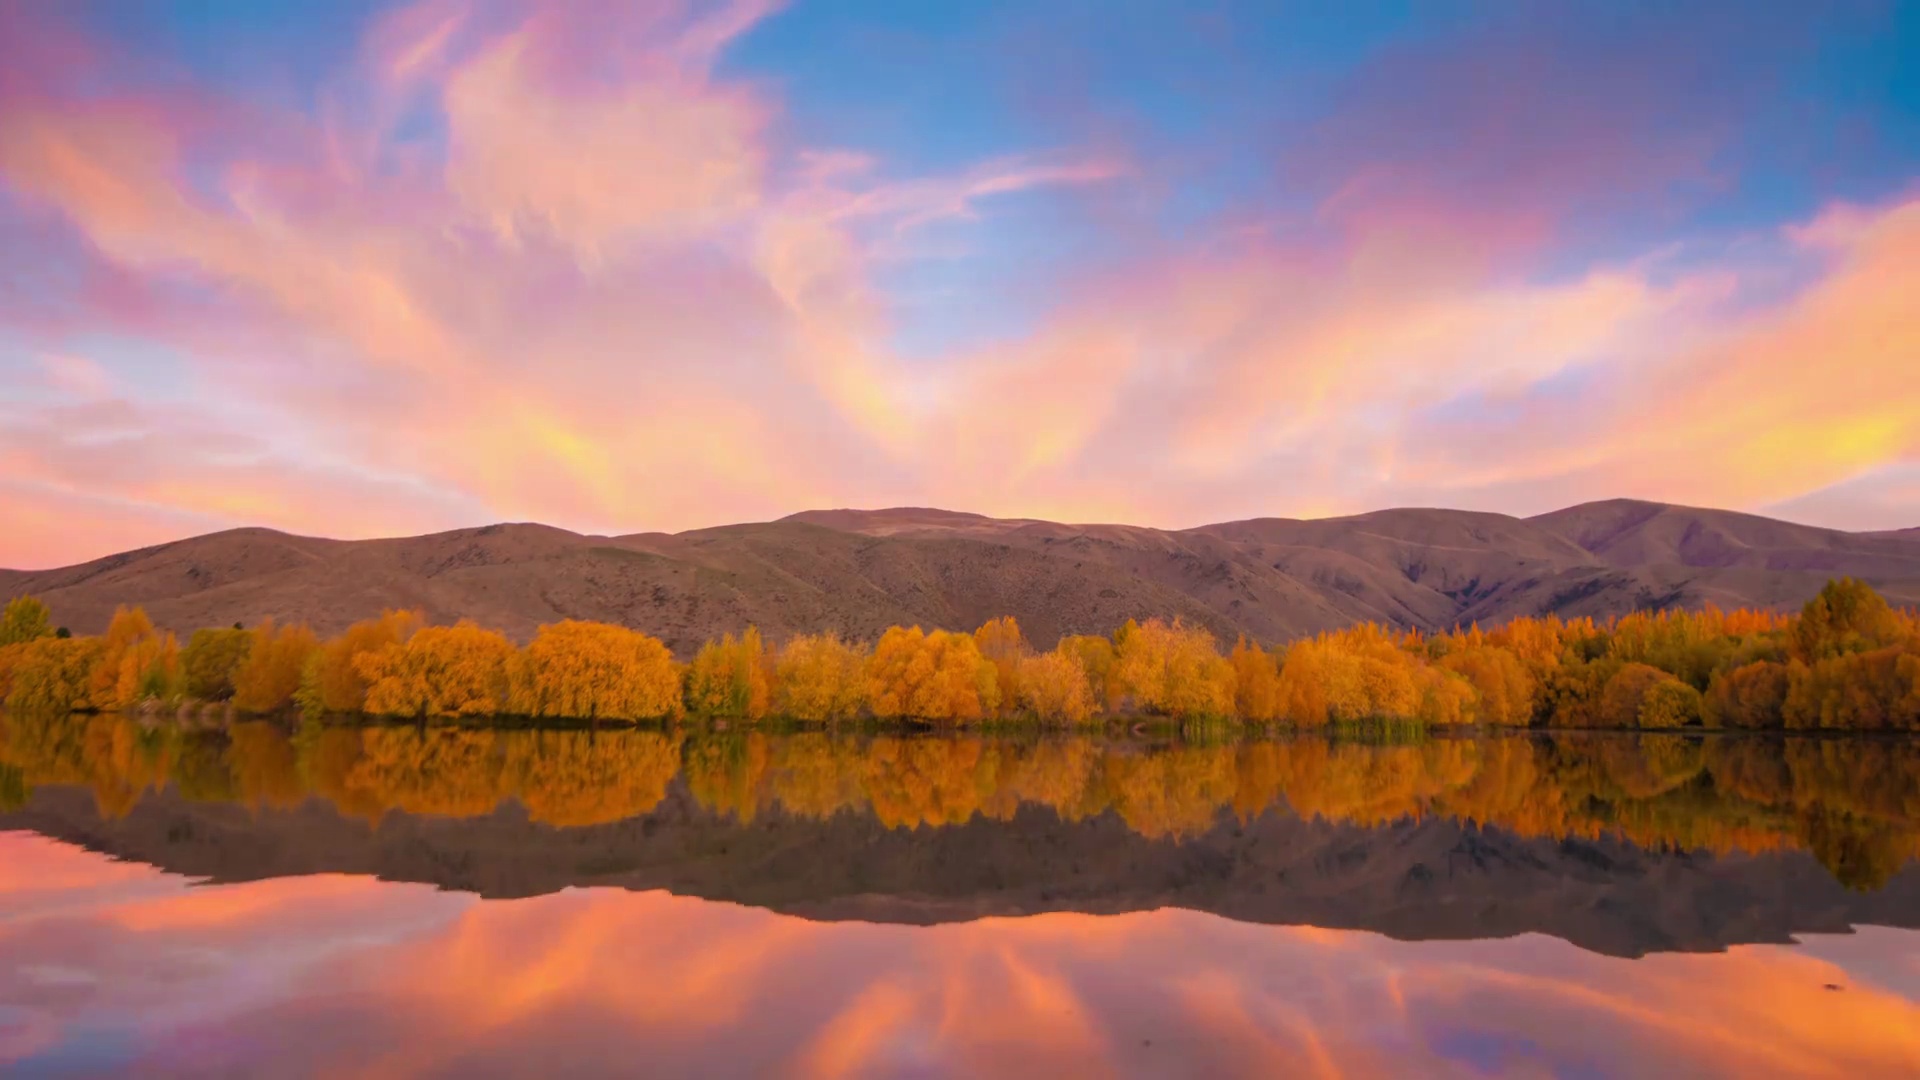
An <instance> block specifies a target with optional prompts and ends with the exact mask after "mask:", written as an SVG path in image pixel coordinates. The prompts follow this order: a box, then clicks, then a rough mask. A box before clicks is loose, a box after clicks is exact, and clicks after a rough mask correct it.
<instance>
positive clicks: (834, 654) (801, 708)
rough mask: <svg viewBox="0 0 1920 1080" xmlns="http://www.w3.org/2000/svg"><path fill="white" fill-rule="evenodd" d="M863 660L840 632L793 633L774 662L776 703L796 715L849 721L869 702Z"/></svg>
mask: <svg viewBox="0 0 1920 1080" xmlns="http://www.w3.org/2000/svg"><path fill="white" fill-rule="evenodd" d="M865 663H866V658H865V657H864V656H862V655H861V654H860V651H859V650H858V649H856V648H854V647H853V646H852V645H849V644H847V643H846V642H844V641H841V640H840V637H839V635H837V634H811V635H808V634H802V635H800V636H798V637H795V638H792V639H790V640H788V642H787V644H786V647H785V648H782V649H781V650H780V658H779V660H778V662H777V663H776V664H775V666H774V703H775V705H774V707H775V708H776V710H777V711H778V712H779V713H780V715H782V716H789V717H792V718H793V719H795V720H808V721H813V722H816V723H817V722H825V721H829V720H850V719H852V718H853V717H855V716H858V715H859V714H860V709H861V706H863V705H864V704H865V703H866V689H867V688H866V679H865V676H864V674H863V668H864V666H865Z"/></svg>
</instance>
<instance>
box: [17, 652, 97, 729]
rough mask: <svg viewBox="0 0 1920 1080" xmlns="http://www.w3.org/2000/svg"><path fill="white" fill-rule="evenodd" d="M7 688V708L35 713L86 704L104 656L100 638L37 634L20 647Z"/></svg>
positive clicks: (60, 711)
mask: <svg viewBox="0 0 1920 1080" xmlns="http://www.w3.org/2000/svg"><path fill="white" fill-rule="evenodd" d="M21 648H22V649H23V651H22V652H21V653H20V654H19V656H18V657H17V659H16V660H15V661H14V664H13V675H12V679H11V685H9V686H8V688H7V698H6V705H7V709H8V710H9V711H12V712H17V713H29V714H35V715H47V714H64V713H69V712H72V711H73V710H75V709H84V708H87V707H88V706H89V704H90V702H91V690H90V683H91V680H92V677H93V673H94V672H95V671H96V670H98V668H99V667H100V666H101V664H102V662H103V661H104V660H105V657H106V642H105V641H103V640H101V639H100V638H91V637H89V638H41V639H39V640H38V641H33V642H29V643H28V644H26V645H25V646H22V647H21Z"/></svg>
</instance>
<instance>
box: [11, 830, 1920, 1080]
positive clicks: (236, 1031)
mask: <svg viewBox="0 0 1920 1080" xmlns="http://www.w3.org/2000/svg"><path fill="white" fill-rule="evenodd" d="M0 868H4V869H0V1071H7V1072H8V1073H9V1074H10V1075H52V1074H72V1073H79V1074H83V1075H142V1076H167V1075H181V1076H205V1075H236V1074H238V1075H276V1076H307V1075H352V1074H358V1075H377V1076H418V1075H439V1076H453V1075H459V1076H473V1075H504V1074H517V1075H528V1074H544V1075H579V1074H582V1073H597V1074H618V1075H632V1074H647V1075H689V1076H691V1075H698V1076H848V1075H854V1076H863V1075H915V1076H928V1075H934V1076H946V1075H999V1076H1030V1075H1045V1074H1051V1075H1073V1076H1097V1075H1122V1076H1127V1075H1131V1076H1167V1075H1176V1076H1177V1075H1188V1076H1228V1077H1230V1076H1280V1075H1289V1076H1290V1075H1317V1076H1334V1075H1348V1076H1414V1075H1417V1076H1436V1077H1439V1076H1482V1075H1641V1076H1645V1075H1689V1076H1695V1075H1698V1076H1714V1075H1725V1076H1754V1075H1806V1076H1828V1075H1830V1076H1842V1075H1845V1076H1897V1075H1914V1074H1915V1072H1916V1070H1920V1008H1917V1007H1916V1005H1915V1000H1916V997H1920V965H1916V962H1915V956H1916V947H1915V943H1914V940H1913V939H1914V937H1915V935H1914V934H1912V933H1910V932H1902V931H1895V930H1882V929H1872V928H1869V929H1864V930H1862V931H1861V932H1860V933H1859V934H1858V935H1857V936H1853V937H1819V938H1813V939H1809V940H1808V941H1806V942H1804V943H1802V944H1801V945H1798V946H1790V947H1776V946H1741V947H1737V948H1735V949H1733V950H1731V951H1730V952H1728V953H1725V954H1663V955H1658V956H1653V957H1649V958H1646V959H1643V960H1637V961H1628V960H1622V959H1617V958H1611V957H1605V956H1601V955H1598V954H1595V953H1592V952H1587V951H1584V950H1581V949H1577V948H1574V947H1572V946H1570V945H1567V944H1565V943H1563V942H1559V941H1554V940H1551V939H1548V938H1542V937H1536V936H1527V937H1520V938H1515V939H1510V940H1504V941H1488V942H1428V943H1407V942H1399V941H1394V940H1390V939H1388V938H1385V937H1382V936H1378V935H1374V934H1368V933H1357V932H1331V931H1324V930H1314V929H1307V928H1288V927H1272V926H1259V925H1253V924H1245V923H1238V922H1234V921H1231V920H1227V919H1221V918H1218V917H1214V916H1210V915H1205V914H1200V913H1195V912H1191V911H1181V910H1172V909H1169V910H1160V911H1153V912H1142V913H1135V914H1127V915H1117V916H1090V915H1083V914H1073V913H1058V914H1050V915H1040V916H1034V917H1030V918H1022V919H984V920H976V921H971V922H964V923H956V924H951V925H945V926H938V927H910V926H887V925H875V924H869V923H858V922H847V923H819V922H812V921H808V920H804V919H799V918H794V917H791V916H785V915H780V914H776V913H773V912H768V911H765V910H761V909H757V908H748V907H740V906H736V905H730V904H719V903H713V902H709V901H703V900H698V899H693V898H688V897H677V896H673V895H670V894H668V893H665V892H641V893H635V892H627V891H623V890H608V889H592V890H575V891H568V892H563V893H558V894H553V895H547V896H542V897H537V898H532V899H525V900H515V901H486V900H480V899H478V898H477V897H475V896H473V895H471V894H464V893H448V892H441V891H437V890H434V889H432V888H428V887H424V886H415V885H402V884H391V883H384V882H379V881H376V880H373V879H370V878H364V877H344V876H338V875H325V876H317V877H302V878H287V879H276V880H270V881H261V882H252V883H246V884H238V885H223V886H199V887H190V886H189V884H188V882H186V881H185V880H183V879H181V878H179V877H175V876H171V875H167V874H164V873H161V872H159V871H156V870H153V869H150V868H147V867H144V866H136V865H130V864H126V863H116V862H111V861H108V860H107V859H104V858H102V857H100V856H98V855H95V854H93V853H89V852H86V851H83V850H80V849H78V848H76V847H73V846H70V845H67V844H64V843H59V842H56V841H51V840H48V839H45V838H41V837H35V836H29V835H26V834H21V833H13V834H7V835H0ZM1829 987H1835V988H1837V989H1828V988H1829Z"/></svg>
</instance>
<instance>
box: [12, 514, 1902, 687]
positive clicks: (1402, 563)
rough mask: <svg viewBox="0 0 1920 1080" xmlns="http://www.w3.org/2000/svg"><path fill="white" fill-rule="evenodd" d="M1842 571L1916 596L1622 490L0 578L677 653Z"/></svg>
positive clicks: (1779, 537)
mask: <svg viewBox="0 0 1920 1080" xmlns="http://www.w3.org/2000/svg"><path fill="white" fill-rule="evenodd" d="M1840 574H1847V575H1851V576H1855V577H1861V578H1864V579H1866V580H1867V581H1869V582H1872V583H1873V584H1874V585H1875V586H1876V587H1878V588H1880V589H1881V590H1882V591H1884V592H1886V593H1887V594H1888V595H1889V596H1890V597H1892V598H1893V599H1895V600H1896V601H1897V602H1901V603H1907V604H1913V603H1917V602H1920V538H1905V537H1900V536H1887V535H1874V534H1854V533H1843V532H1836V531H1833V530H1827V529H1815V528H1810V527H1807V526H1802V525H1793V524H1789V523H1786V522H1780V521H1772V520H1769V519H1767V518H1760V517H1754V516H1752V515H1747V514H1734V513H1728V512H1724V511H1717V510H1694V509H1689V508H1685V507H1676V506H1666V505H1662V504H1656V503H1637V502H1628V501H1616V502H1606V503H1593V504H1588V505H1585V506H1576V507H1572V508H1569V509H1567V510H1562V511H1557V512H1555V513H1552V514H1545V515H1542V516H1540V517H1537V518H1530V519H1521V518H1513V517H1507V516H1505V515H1501V514H1485V513H1472V512H1466V511H1453V510H1431V509H1417V510H1387V511H1380V512H1378V513H1372V514H1362V515H1357V516H1354V517H1345V518H1330V519H1323V520H1314V521H1296V520H1288V519H1280V518H1262V519H1256V520H1252V521H1237V522H1227V523H1223V524H1219V525H1208V526H1202V527H1200V528H1196V529H1187V530H1180V531H1169V530H1160V529H1148V528H1141V527H1138V526H1130V525H1067V524H1060V523H1056V522H1047V521H1034V520H1027V519H1014V520H1008V519H996V518H987V517H982V516H980V515H977V514H960V513H954V512H950V511H943V510H930V509H920V508H903V509H893V510H877V511H861V510H830V511H813V512H808V513H804V514H796V515H794V516H792V517H790V518H786V519H783V520H781V521H774V522H766V523H760V524H747V525H729V526H724V527H720V528H712V529H699V530H695V531H692V532H686V533H678V534H666V533H640V534H634V535H630V536H618V537H602V536H581V535H579V534H576V533H570V532H566V531H564V530H561V529H554V528H550V527H547V526H543V525H531V524H508V525H491V526H487V527H485V528H478V529H462V530H457V531H454V532H447V533H436V534H433V535H429V536H415V537H405V538H398V539H388V540H362V541H342V540H323V539H314V538H310V537H299V536H289V535H287V534H284V533H278V532H274V531H272V530H268V529H238V530H233V531H229V532H223V533H214V534H211V535H208V536H201V537H195V538H192V539H189V540H181V541H178V542H176V543H172V544H163V545H159V546H157V547H151V548H142V549H140V550H138V551H130V552H126V553H123V554H120V555H114V556H110V557H108V558H104V559H96V560H94V561H93V562H89V563H83V564H81V565H78V566H71V567H64V568H61V569H57V570H46V571H33V572H26V571H0V593H4V594H5V595H7V596H12V595H17V594H20V593H32V594H34V595H38V596H41V597H43V598H44V599H46V600H47V602H48V603H49V604H51V605H52V607H53V612H54V617H55V620H56V621H57V622H59V623H61V624H63V625H66V626H69V627H72V628H73V629H74V630H75V631H76V632H82V633H90V632H97V631H99V630H101V629H102V628H104V627H105V625H106V623H107V620H108V618H109V616H110V615H111V614H112V611H113V608H114V606H115V605H116V604H121V603H139V604H143V605H145V606H146V608H147V610H148V612H149V613H150V614H152V616H153V617H154V619H155V621H156V622H158V623H160V624H161V625H163V626H167V627H171V628H173V629H175V630H178V631H181V632H186V631H190V630H193V629H195V628H198V627H201V626H223V625H228V624H230V623H233V622H236V621H237V622H242V623H249V624H250V623H252V622H254V621H256V620H259V619H261V618H265V617H269V616H271V617H273V618H276V619H282V620H286V619H295V620H305V621H308V622H310V623H312V624H313V626H314V627H315V629H317V630H319V631H321V632H323V633H332V632H335V631H338V630H339V629H341V628H342V627H344V626H346V625H347V624H348V623H350V622H352V621H353V620H355V619H359V618H364V617H367V616H369V615H373V614H377V613H378V612H379V611H380V610H381V609H382V608H387V607H417V608H420V609H422V610H424V611H425V612H426V613H427V616H428V617H429V618H430V619H433V620H435V621H452V620H455V619H459V618H471V619H474V620H476V621H478V622H480V623H482V624H485V625H489V626H497V627H500V628H502V629H504V630H506V631H507V632H508V633H509V634H512V635H513V636H515V637H517V638H521V639H525V638H526V637H528V636H530V635H531V634H532V633H533V631H534V629H535V628H536V627H537V626H538V625H539V624H541V623H543V622H551V621H554V620H556V619H561V618H585V619H598V620H604V621H608V622H616V623H622V624H625V625H629V626H633V627H637V628H639V629H642V630H645V631H647V632H649V633H653V634H658V635H660V636H661V637H662V638H663V639H665V640H666V641H667V642H668V643H669V644H670V645H672V646H673V648H674V649H675V650H676V651H677V652H679V653H681V654H682V655H686V654H687V653H689V652H690V651H691V650H692V649H694V648H695V647H697V646H698V644H699V643H700V642H701V641H703V640H705V639H706V638H709V637H714V636H717V635H719V634H720V633H722V632H725V631H729V630H735V631H737V630H740V629H742V628H744V627H745V626H747V625H748V624H750V623H751V624H755V625H758V626H760V627H761V628H762V629H763V630H764V631H765V632H766V633H767V634H768V635H769V636H771V637H772V638H774V639H776V640H779V639H782V638H785V637H787V636H789V635H791V634H793V633H797V632H802V631H816V630H836V631H839V632H841V633H843V634H848V635H851V636H854V637H857V638H869V639H870V638H872V637H874V636H876V635H878V634H879V633H880V631H882V630H883V629H885V628H886V627H887V626H890V625H894V624H896V623H897V624H914V623H918V624H920V625H923V626H929V627H931V626H940V627H948V628H971V627H973V626H976V625H978V624H979V623H981V622H983V621H985V620H986V619H988V618H990V617H992V616H995V615H1000V614H1011V615H1014V616H1015V617H1017V618H1018V619H1019V620H1020V623H1021V625H1022V626H1024V627H1025V628H1026V631H1027V634H1028V636H1029V637H1030V638H1031V639H1032V640H1033V641H1034V642H1035V643H1036V644H1039V645H1043V646H1044V645H1047V644H1050V643H1051V642H1053V641H1054V640H1055V639H1056V638H1058V637H1059V636H1060V635H1062V634H1068V633H1088V632H1097V633H1104V632H1107V631H1110V630H1111V629H1112V628H1113V627H1114V626H1116V625H1118V624H1119V623H1120V622H1122V621H1124V620H1126V619H1128V618H1147V617H1151V616H1179V617H1181V618H1183V619H1186V620H1188V621H1190V622H1195V623H1200V624H1202V625H1205V626H1207V627H1209V628H1211V629H1213V630H1214V631H1215V632H1216V633H1217V634H1219V635H1220V636H1221V637H1222V638H1223V639H1231V638H1232V637H1233V636H1235V635H1237V634H1241V633H1244V634H1247V635H1248V636H1250V637H1253V638H1256V639H1259V640H1262V641H1279V640H1285V639H1289V638H1293V637H1297V636H1300V635H1303V634H1311V633H1315V632H1317V631H1320V630H1324V629H1329V628H1333V627H1337V626H1342V625H1346V624H1348V623H1352V622H1355V621H1360V620H1373V621H1377V622H1384V623H1387V624H1390V625H1393V626H1397V627H1423V628H1429V629H1431V628H1439V627H1445V626H1451V625H1454V624H1455V623H1462V622H1468V621H1475V620H1477V621H1479V622H1482V623H1494V622H1499V621H1501V620H1503V619H1507V618H1511V617H1513V616H1516V615H1522V614H1542V613H1546V612H1561V613H1563V614H1567V615H1595V616H1606V615H1613V614H1619V613H1622V612H1625V611H1628V610H1632V609H1634V608H1649V607H1669V606H1676V605H1677V606H1698V605H1701V604H1705V603H1708V602H1712V603H1716V604H1719V605H1721V606H1723V607H1732V606H1739V605H1757V606H1765V607H1790V606H1796V605H1798V604H1801V603H1803V602H1805V600H1806V599H1807V598H1808V597H1810V596H1811V595H1813V593H1814V592H1816V591H1818V589H1819V587H1820V586H1821V584H1823V583H1824V582H1825V581H1826V580H1827V579H1828V578H1829V577H1832V576H1836V575H1840Z"/></svg>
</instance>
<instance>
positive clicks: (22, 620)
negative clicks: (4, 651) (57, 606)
mask: <svg viewBox="0 0 1920 1080" xmlns="http://www.w3.org/2000/svg"><path fill="white" fill-rule="evenodd" d="M51 620H52V615H51V613H50V612H49V611H48V610H47V605H46V604H45V603H44V602H43V601H41V600H39V599H37V598H35V597H31V596H16V597H14V598H13V599H11V600H9V601H7V610H6V611H5V612H4V613H0V648H5V647H6V646H8V645H25V644H26V643H28V642H30V641H38V640H40V639H41V638H43V637H52V636H53V627H52V626H51V625H50V623H51Z"/></svg>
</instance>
